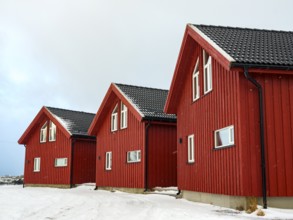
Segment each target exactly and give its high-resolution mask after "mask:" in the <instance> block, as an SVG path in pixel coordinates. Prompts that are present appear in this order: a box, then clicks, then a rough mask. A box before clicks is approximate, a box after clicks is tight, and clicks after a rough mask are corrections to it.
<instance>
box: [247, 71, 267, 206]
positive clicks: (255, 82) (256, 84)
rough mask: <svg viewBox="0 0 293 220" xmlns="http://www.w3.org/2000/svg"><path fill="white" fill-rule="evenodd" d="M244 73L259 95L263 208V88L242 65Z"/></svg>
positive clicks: (264, 164) (264, 183) (264, 200)
mask: <svg viewBox="0 0 293 220" xmlns="http://www.w3.org/2000/svg"><path fill="white" fill-rule="evenodd" d="M243 68H244V75H245V78H246V79H247V80H249V81H250V82H251V83H252V84H253V85H255V86H256V87H257V89H258V97H259V120H260V123H259V125H260V146H261V174H262V196H263V208H264V209H266V208H267V178H266V158H265V135H264V133H265V132H264V107H263V89H262V86H261V85H260V84H259V83H258V82H257V81H256V80H255V79H254V78H253V77H251V76H250V75H249V73H248V67H246V66H244V67H243Z"/></svg>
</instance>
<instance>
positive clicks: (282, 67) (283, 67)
mask: <svg viewBox="0 0 293 220" xmlns="http://www.w3.org/2000/svg"><path fill="white" fill-rule="evenodd" d="M230 67H231V68H232V67H247V68H257V69H275V70H293V66H290V65H287V66H286V65H278V64H275V65H273V64H256V63H255V64H254V63H234V62H232V63H231V65H230Z"/></svg>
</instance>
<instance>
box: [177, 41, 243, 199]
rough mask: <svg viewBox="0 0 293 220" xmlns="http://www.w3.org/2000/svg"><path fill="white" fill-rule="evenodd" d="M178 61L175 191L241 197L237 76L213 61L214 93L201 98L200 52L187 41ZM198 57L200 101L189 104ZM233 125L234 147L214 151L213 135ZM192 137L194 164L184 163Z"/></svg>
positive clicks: (201, 72)
mask: <svg viewBox="0 0 293 220" xmlns="http://www.w3.org/2000/svg"><path fill="white" fill-rule="evenodd" d="M187 41H188V43H187V44H188V46H186V48H187V49H186V51H185V52H184V53H183V57H181V59H182V60H183V61H184V62H183V63H181V66H180V71H182V72H184V74H186V75H187V77H186V78H185V79H184V80H185V81H182V88H181V98H180V101H179V102H178V111H177V129H178V130H177V143H178V142H179V139H182V143H181V144H180V143H179V144H178V145H177V146H178V147H177V149H178V157H177V159H178V174H177V175H178V187H179V189H182V190H191V191H198V192H208V193H216V194H227V195H241V194H243V193H244V192H243V191H242V186H241V181H242V179H243V178H245V177H244V176H241V166H242V165H241V164H240V163H239V160H240V146H239V135H238V129H239V117H238V112H239V108H240V106H239V102H240V100H239V99H240V92H239V74H238V73H237V72H232V71H227V70H226V69H224V68H223V67H222V66H221V65H220V64H219V63H218V62H216V60H215V59H212V72H213V90H212V91H211V92H209V93H207V94H205V95H204V94H203V93H204V90H203V58H202V48H200V46H199V45H198V44H196V43H195V41H193V40H191V39H190V38H189V39H187ZM197 57H200V63H199V64H200V66H199V69H200V76H199V81H200V98H199V99H198V100H197V101H195V102H193V101H192V72H193V69H194V66H195V63H196V60H197ZM229 125H234V130H235V146H233V147H229V148H224V149H219V150H214V131H215V130H217V129H221V128H223V127H226V126H229ZM191 134H194V139H195V163H192V164H188V162H187V137H188V135H191Z"/></svg>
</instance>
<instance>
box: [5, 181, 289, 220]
mask: <svg viewBox="0 0 293 220" xmlns="http://www.w3.org/2000/svg"><path fill="white" fill-rule="evenodd" d="M0 210H1V212H0V219H1V220H2V219H3V220H4V219H5V220H6V219H23V220H26V219H30V220H31V219H32V220H34V219H64V220H65V219H70V220H71V219H102V220H103V219H119V220H124V219H125V220H126V219H127V220H131V219H133V220H134V219H135V220H136V219H156V220H157V219H158V220H160V219H168V220H172V219H180V220H185V219H197V220H201V219H202V220H208V219H209V220H213V219H214V220H221V219H223V220H235V219H238V220H239V219H293V210H283V209H272V208H269V209H267V210H264V211H265V213H266V215H265V216H264V217H259V216H256V213H252V214H246V213H245V212H239V211H235V210H233V209H227V208H221V207H218V206H213V205H208V204H202V203H195V202H190V201H186V200H185V199H175V197H171V196H166V195H154V194H129V193H123V192H114V193H113V192H108V191H103V190H97V191H95V190H94V186H92V185H88V184H85V185H81V186H79V187H77V188H73V189H54V188H37V187H35V188H34V187H26V188H22V187H21V186H7V185H3V186H0Z"/></svg>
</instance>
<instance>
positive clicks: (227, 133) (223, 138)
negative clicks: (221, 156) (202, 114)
mask: <svg viewBox="0 0 293 220" xmlns="http://www.w3.org/2000/svg"><path fill="white" fill-rule="evenodd" d="M231 145H234V126H233V125H231V126H228V127H225V128H222V129H219V130H216V131H215V148H221V147H227V146H231Z"/></svg>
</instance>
